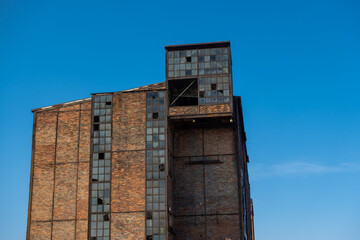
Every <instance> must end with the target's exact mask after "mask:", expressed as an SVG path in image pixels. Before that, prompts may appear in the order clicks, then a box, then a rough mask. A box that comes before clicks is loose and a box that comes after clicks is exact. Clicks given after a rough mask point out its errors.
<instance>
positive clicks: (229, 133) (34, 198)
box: [27, 74, 254, 240]
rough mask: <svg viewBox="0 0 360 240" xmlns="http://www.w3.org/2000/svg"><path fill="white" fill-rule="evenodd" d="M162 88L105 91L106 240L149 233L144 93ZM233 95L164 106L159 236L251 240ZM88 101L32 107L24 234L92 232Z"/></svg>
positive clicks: (83, 237)
mask: <svg viewBox="0 0 360 240" xmlns="http://www.w3.org/2000/svg"><path fill="white" fill-rule="evenodd" d="M229 76H231V75H230V74H229ZM230 79H231V78H230ZM167 90H168V89H166V84H165V83H160V84H154V85H149V86H144V87H140V88H136V89H132V90H128V91H122V92H115V93H108V94H111V96H112V103H111V104H112V118H111V127H112V128H111V129H112V131H111V180H110V182H111V191H110V193H111V195H110V206H111V208H110V215H111V218H110V239H112V240H115V239H119V240H136V239H141V240H150V239H153V238H152V236H150V235H149V234H148V233H147V227H148V225H149V223H147V218H148V211H147V200H146V199H147V187H146V186H147V174H146V173H147V157H146V156H147V140H146V139H147V136H148V135H147V119H148V118H149V117H147V95H146V94H147V92H157V91H165V93H166V94H167ZM166 94H165V96H166ZM95 95H96V94H95ZM166 97H167V96H166ZM230 99H231V101H230V102H229V103H223V104H207V105H197V106H171V107H167V108H166V109H165V110H164V111H165V113H166V116H165V118H166V119H167V120H166V126H167V130H166V133H167V134H166V138H167V139H166V146H165V148H164V149H166V151H165V152H166V156H165V159H166V161H167V162H166V164H165V169H166V170H167V171H166V174H167V175H166V197H167V198H166V200H167V205H166V212H167V219H166V223H165V224H166V228H167V232H166V235H165V236H166V239H169V240H186V239H189V240H191V239H194V240H197V239H204V240H205V239H213V240H237V239H241V240H244V239H245V237H246V236H247V238H246V239H247V240H250V239H254V230H253V229H254V228H253V216H252V211H253V209H252V201H251V198H250V188H249V180H248V175H247V162H248V157H247V153H246V144H245V142H246V137H245V132H244V126H243V120H242V110H241V102H240V99H239V98H237V97H234V99H233V96H230ZM92 101H93V100H91V99H84V100H79V101H75V102H72V103H67V104H66V103H65V104H59V105H55V106H51V107H46V108H40V109H35V110H33V112H34V129H33V151H32V165H31V179H30V197H29V214H28V229H27V239H29V240H30V239H33V240H35V239H36V240H38V239H44V240H45V239H46V240H48V239H52V240H53V239H59V240H60V239H61V240H64V239H66V240H68V239H69V240H70V239H74V240H75V239H76V240H89V239H91V240H93V239H95V238H90V230H89V226H90V220H89V219H90V215H91V214H90V213H89V208H90V206H91V204H90V203H91V202H89V199H91V196H89V195H91V194H89V191H90V190H89V189H90V184H89V183H91V182H92V181H93V179H92V178H91V174H92V161H91V159H92V157H91V156H92V139H93V136H92V132H93V128H94V126H92V124H93V119H92V118H93V116H94V115H93V111H94V110H93V108H92V106H93V105H92V104H93V102H92ZM167 104H168V103H167V102H166V101H165V105H166V106H167ZM153 118H154V116H153ZM109 150H110V149H109ZM242 186H244V187H243V188H242ZM90 193H91V192H90ZM90 209H91V208H90ZM245 213H246V214H245ZM153 240H156V239H155V238H154V239H153ZM158 240H159V239H158ZM160 240H161V239H160Z"/></svg>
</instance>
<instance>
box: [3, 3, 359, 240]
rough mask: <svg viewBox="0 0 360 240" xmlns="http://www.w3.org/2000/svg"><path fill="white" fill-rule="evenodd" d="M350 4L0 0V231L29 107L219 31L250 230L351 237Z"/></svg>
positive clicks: (355, 70)
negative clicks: (237, 115) (251, 216)
mask: <svg viewBox="0 0 360 240" xmlns="http://www.w3.org/2000/svg"><path fill="white" fill-rule="evenodd" d="M359 12H360V3H359V1H355V0H342V1H340V0H338V1H332V0H327V1H325V0H324V1H321V0H312V1H310V0H302V1H294V0H290V1H289V0H286V1H285V0H283V1H281V0H274V1H259V0H255V1H210V0H208V1H188V0H185V1H68V0H64V1H36V0H35V1H19V0H12V1H10V0H1V1H0V83H1V87H0V111H1V116H2V117H1V118H0V124H1V126H3V127H4V128H3V129H2V131H1V136H2V137H1V138H0V149H1V153H2V154H1V158H0V174H1V176H2V181H0V189H1V197H0V206H1V213H2V216H3V217H2V218H1V219H0V232H1V234H2V236H1V239H25V232H26V220H27V202H28V187H29V173H30V158H31V137H32V135H31V134H32V113H31V112H30V109H32V108H37V107H42V106H47V105H52V104H57V103H62V102H66V101H71V100H76V99H81V98H87V97H89V96H90V93H93V92H105V91H120V90H124V89H129V88H133V87H137V86H142V85H146V84H151V83H155V82H161V81H164V79H165V74H164V72H165V55H164V52H165V51H164V46H165V45H172V44H184V43H198V42H213V41H223V40H230V41H231V46H232V57H233V77H234V80H233V81H234V93H235V94H236V95H240V96H242V101H243V109H244V117H245V128H246V132H247V137H248V143H247V144H248V152H249V156H250V165H249V168H250V170H249V172H250V180H251V190H252V192H251V193H252V197H253V199H254V205H255V236H256V239H257V240H275V239H276V240H289V239H291V240H300V239H301V240H303V239H316V240H323V239H324V240H325V239H326V240H342V239H349V240H356V239H359V236H360V227H359V226H360V138H359V137H360V97H359V90H360V83H359V82H360V44H359V43H360V28H359V26H360V15H359Z"/></svg>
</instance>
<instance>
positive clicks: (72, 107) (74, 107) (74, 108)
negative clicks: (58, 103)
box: [59, 104, 80, 112]
mask: <svg viewBox="0 0 360 240" xmlns="http://www.w3.org/2000/svg"><path fill="white" fill-rule="evenodd" d="M79 109H80V104H71V105H68V106H63V107H61V108H59V112H68V111H78V110H79Z"/></svg>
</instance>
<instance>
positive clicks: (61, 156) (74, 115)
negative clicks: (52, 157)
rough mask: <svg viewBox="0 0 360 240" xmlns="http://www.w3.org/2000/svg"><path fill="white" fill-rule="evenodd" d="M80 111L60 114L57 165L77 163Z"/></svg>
mask: <svg viewBox="0 0 360 240" xmlns="http://www.w3.org/2000/svg"><path fill="white" fill-rule="evenodd" d="M78 135H79V111H71V112H60V113H59V120H58V131H57V145H56V163H65V162H77V156H78Z"/></svg>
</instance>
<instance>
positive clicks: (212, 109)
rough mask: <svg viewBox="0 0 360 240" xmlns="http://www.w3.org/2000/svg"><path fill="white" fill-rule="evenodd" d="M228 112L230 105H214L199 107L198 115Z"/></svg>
mask: <svg viewBox="0 0 360 240" xmlns="http://www.w3.org/2000/svg"><path fill="white" fill-rule="evenodd" d="M226 112H230V104H215V105H203V106H200V114H204V113H226Z"/></svg>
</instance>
